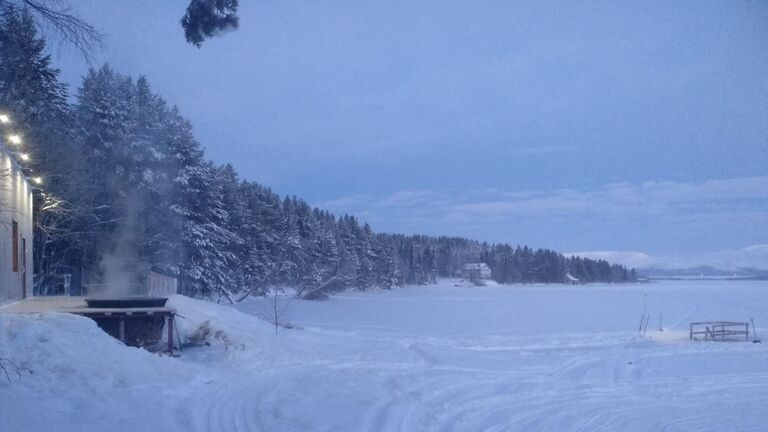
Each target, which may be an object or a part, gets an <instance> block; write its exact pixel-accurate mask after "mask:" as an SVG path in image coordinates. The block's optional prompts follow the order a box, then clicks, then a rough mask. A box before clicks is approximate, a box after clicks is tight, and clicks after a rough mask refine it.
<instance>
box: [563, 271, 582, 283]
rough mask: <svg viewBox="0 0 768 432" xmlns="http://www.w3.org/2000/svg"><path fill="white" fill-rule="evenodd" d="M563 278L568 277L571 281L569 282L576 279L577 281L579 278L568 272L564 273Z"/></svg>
mask: <svg viewBox="0 0 768 432" xmlns="http://www.w3.org/2000/svg"><path fill="white" fill-rule="evenodd" d="M565 278H566V279H568V280H569V281H571V282H578V281H579V279H578V278H575V277H573V275H572V274H570V273H566V274H565Z"/></svg>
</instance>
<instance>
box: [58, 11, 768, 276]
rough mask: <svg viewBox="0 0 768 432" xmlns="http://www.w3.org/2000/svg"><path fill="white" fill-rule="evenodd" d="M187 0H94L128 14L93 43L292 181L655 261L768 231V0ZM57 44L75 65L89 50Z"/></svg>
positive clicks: (456, 222)
mask: <svg viewBox="0 0 768 432" xmlns="http://www.w3.org/2000/svg"><path fill="white" fill-rule="evenodd" d="M73 3H74V2H73ZM184 3H185V2H181V1H180V2H156V1H146V0H142V1H133V2H125V1H113V2H105V1H100V0H99V1H96V0H87V1H78V2H76V4H75V6H76V8H77V10H78V11H79V12H80V13H81V15H83V17H85V18H86V19H88V20H90V21H91V22H93V23H94V24H96V25H97V26H98V27H100V28H102V29H103V30H104V31H105V32H106V33H108V34H109V38H108V39H107V40H106V46H105V49H104V50H103V51H102V52H101V53H98V54H97V55H96V56H95V63H96V64H99V63H101V62H109V63H110V64H112V65H113V66H114V67H115V69H117V70H119V71H121V72H123V73H127V74H132V75H138V74H144V75H146V76H147V77H148V78H149V80H150V83H151V84H152V85H153V87H154V89H155V91H157V92H159V93H161V94H162V95H164V96H165V97H166V99H168V100H169V101H171V102H172V103H175V104H177V105H178V106H179V107H180V108H181V110H182V112H183V113H184V114H185V115H186V116H187V117H189V118H190V119H191V120H192V123H193V124H194V125H195V128H196V133H197V135H198V137H199V138H200V140H201V142H203V144H204V145H205V147H206V148H207V154H208V156H209V157H211V158H213V159H214V160H215V161H217V162H231V163H232V164H233V165H234V166H235V167H236V168H237V169H238V171H240V173H241V174H242V176H243V177H244V178H246V179H250V180H255V181H259V182H261V183H264V184H267V185H269V186H271V187H273V189H274V190H275V191H276V192H278V193H281V194H295V195H297V196H300V197H302V198H304V199H306V200H307V201H309V202H310V203H312V204H314V205H318V206H321V207H323V208H327V209H329V210H333V211H336V212H340V213H341V212H350V213H352V214H355V215H357V216H359V217H360V218H361V219H364V220H366V221H369V222H370V223H371V225H372V226H373V227H374V229H377V230H380V231H392V232H405V233H417V232H418V233H426V234H447V235H461V236H468V237H473V238H477V239H480V240H487V241H503V242H510V243H515V244H516V243H520V244H529V245H531V246H534V247H549V248H554V249H558V250H561V251H566V252H569V251H636V252H640V253H642V254H645V255H647V256H650V257H653V259H655V260H656V261H657V262H662V261H664V262H673V261H674V262H679V263H682V262H685V263H693V262H696V261H697V259H699V260H701V259H704V257H712V256H721V255H722V254H723V253H725V252H724V251H734V253H735V252H739V251H741V252H743V251H744V248H749V247H751V246H754V245H761V244H768V169H767V168H768V3H764V2H757V1H751V2H740V1H727V2H722V1H720V2H703V1H692V2H686V1H676V2H649V1H644V2H578V4H576V3H575V2H507V1H495V2H484V1H473V2H466V1H463V2H458V1H434V2H428V1H420V2H413V1H354V2H352V1H349V2H346V1H333V2H330V1H311V2H310V1H303V2H297V1H283V0H281V1H279V2H278V1H251V0H243V1H242V2H241V3H242V5H241V28H240V29H238V30H237V31H235V32H232V33H229V34H226V35H224V36H223V37H220V38H217V39H214V40H211V41H209V42H206V43H205V45H204V46H203V48H202V49H196V48H194V47H192V46H190V45H187V44H186V43H185V42H184V41H183V37H182V33H181V29H180V26H179V25H178V21H179V19H180V17H181V15H182V13H183V10H184ZM55 60H56V62H57V64H58V65H59V67H61V69H62V72H63V76H64V78H65V79H66V80H67V81H69V82H71V83H72V84H73V85H74V86H76V85H77V83H78V81H79V77H80V76H81V75H83V74H84V72H85V70H86V68H87V65H85V64H84V63H83V62H82V60H81V59H79V58H78V57H77V56H76V55H75V54H73V53H71V52H68V51H60V52H57V54H56V55H55ZM757 249H758V250H760V251H762V250H763V249H762V248H757ZM747 250H749V251H751V250H755V248H751V249H747ZM761 253H763V255H761V256H762V257H766V261H767V262H768V255H766V254H765V252H764V251H763V252H761ZM717 254H720V255H717ZM765 266H766V267H768V264H766V265H765Z"/></svg>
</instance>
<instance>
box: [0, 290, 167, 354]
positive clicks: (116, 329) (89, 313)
mask: <svg viewBox="0 0 768 432" xmlns="http://www.w3.org/2000/svg"><path fill="white" fill-rule="evenodd" d="M0 313H16V314H29V313H71V314H75V315H81V316H85V317H88V318H91V319H93V320H95V321H96V322H97V324H99V327H101V328H102V329H103V330H104V331H106V332H107V333H109V334H111V335H112V336H114V337H116V338H117V339H119V340H121V341H122V342H126V323H128V324H129V325H130V323H134V324H133V325H134V326H136V324H135V322H136V320H137V319H138V320H144V321H146V320H153V321H155V320H157V319H161V320H165V322H167V329H168V351H169V353H170V354H171V355H173V325H174V317H175V316H176V309H174V308H169V307H148V308H89V307H88V305H87V304H86V303H85V298H84V297H69V296H45V297H30V298H26V299H23V300H19V301H17V302H14V303H9V304H7V305H4V306H2V307H0ZM159 323H160V324H162V321H160V322H159ZM160 330H162V328H160ZM128 331H129V332H130V329H129V330H128Z"/></svg>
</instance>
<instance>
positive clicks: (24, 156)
mask: <svg viewBox="0 0 768 432" xmlns="http://www.w3.org/2000/svg"><path fill="white" fill-rule="evenodd" d="M19 157H20V158H21V160H23V161H28V160H29V155H28V154H26V153H21V154H20V155H19Z"/></svg>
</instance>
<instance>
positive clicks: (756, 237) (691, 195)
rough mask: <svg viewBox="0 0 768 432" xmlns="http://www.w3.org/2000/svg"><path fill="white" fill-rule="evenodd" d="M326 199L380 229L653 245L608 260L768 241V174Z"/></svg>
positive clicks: (608, 247)
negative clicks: (690, 179) (548, 187)
mask: <svg viewBox="0 0 768 432" xmlns="http://www.w3.org/2000/svg"><path fill="white" fill-rule="evenodd" d="M319 206H320V207H322V208H327V209H328V210H332V211H334V212H337V213H350V214H354V215H357V216H359V217H360V218H361V219H364V220H366V221H367V222H369V223H370V224H371V225H372V226H373V227H374V228H375V229H377V230H379V231H387V232H403V233H424V234H436V235H441V234H445V235H458V236H464V237H471V238H477V239H479V240H485V241H491V242H509V243H513V244H515V243H520V244H529V245H531V246H534V247H550V248H554V249H559V250H582V251H590V250H593V251H603V252H594V253H609V252H607V251H640V250H641V251H646V252H648V251H651V252H652V253H648V254H645V253H641V252H610V253H612V254H614V255H613V256H612V259H611V260H609V261H614V262H626V263H628V264H629V263H630V262H632V263H633V264H632V265H633V266H635V267H641V266H644V265H645V264H646V263H648V262H651V261H652V260H653V259H654V258H652V257H653V256H656V255H658V256H677V257H683V258H685V260H687V259H688V258H694V257H701V258H703V257H702V254H703V253H704V252H706V251H711V250H732V251H737V250H741V249H739V248H740V247H742V246H743V245H749V244H755V243H768V224H766V223H765V221H767V220H768V176H762V177H741V178H729V179H711V180H705V181H698V182H679V181H646V182H642V183H628V182H623V183H611V184H604V185H600V186H597V187H595V188H592V189H586V188H580V189H576V188H569V189H553V190H521V191H515V190H509V189H506V190H505V189H501V188H491V189H476V190H402V191H398V192H395V193H392V194H390V195H387V196H373V195H355V196H351V197H346V198H339V199H336V200H333V201H327V202H325V203H320V204H319ZM750 256H752V255H749V256H748V255H746V252H745V253H743V254H742V255H738V256H737V254H736V253H735V252H734V253H731V254H730V255H713V256H711V257H709V258H710V259H711V261H713V262H714V261H715V258H717V259H718V260H719V261H718V262H725V261H727V260H728V259H731V260H732V262H734V263H735V262H737V261H738V260H739V259H742V258H743V260H744V261H745V262H746V261H747V260H748V259H749V260H753V258H749V257H750ZM728 257H732V258H728ZM683 258H680V260H682V259H683ZM754 259H759V258H754ZM749 262H754V261H749Z"/></svg>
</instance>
